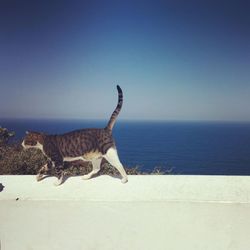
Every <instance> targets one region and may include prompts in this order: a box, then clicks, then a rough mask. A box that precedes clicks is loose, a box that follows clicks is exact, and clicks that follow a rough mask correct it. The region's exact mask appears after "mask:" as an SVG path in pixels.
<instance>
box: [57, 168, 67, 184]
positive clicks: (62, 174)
mask: <svg viewBox="0 0 250 250" xmlns="http://www.w3.org/2000/svg"><path fill="white" fill-rule="evenodd" d="M65 175H66V172H65V171H64V170H63V169H61V170H60V171H59V172H58V179H57V180H56V182H54V185H55V186H60V185H61V184H62V183H63V182H64V181H65V179H64V177H65Z"/></svg>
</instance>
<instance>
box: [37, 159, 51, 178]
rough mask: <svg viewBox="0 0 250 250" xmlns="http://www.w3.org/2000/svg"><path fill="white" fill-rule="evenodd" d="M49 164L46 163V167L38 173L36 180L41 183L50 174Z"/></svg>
mask: <svg viewBox="0 0 250 250" xmlns="http://www.w3.org/2000/svg"><path fill="white" fill-rule="evenodd" d="M48 169H49V168H48V164H47V163H46V164H45V165H43V166H42V167H41V168H40V169H39V171H38V174H37V176H36V180H37V181H41V180H42V179H44V177H45V175H46V173H47V172H48Z"/></svg>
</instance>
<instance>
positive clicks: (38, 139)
mask: <svg viewBox="0 0 250 250" xmlns="http://www.w3.org/2000/svg"><path fill="white" fill-rule="evenodd" d="M43 143H44V134H43V133H39V132H31V131H27V132H26V135H25V137H24V139H23V142H22V146H23V148H24V149H27V148H41V146H42V145H43Z"/></svg>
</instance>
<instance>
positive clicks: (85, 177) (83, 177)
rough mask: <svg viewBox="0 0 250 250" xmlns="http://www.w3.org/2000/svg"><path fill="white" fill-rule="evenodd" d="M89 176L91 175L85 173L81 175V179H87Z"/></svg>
mask: <svg viewBox="0 0 250 250" xmlns="http://www.w3.org/2000/svg"><path fill="white" fill-rule="evenodd" d="M90 177H91V175H89V174H86V175H84V176H82V179H83V180H88V179H90Z"/></svg>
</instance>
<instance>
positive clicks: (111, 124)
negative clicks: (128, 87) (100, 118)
mask: <svg viewBox="0 0 250 250" xmlns="http://www.w3.org/2000/svg"><path fill="white" fill-rule="evenodd" d="M116 88H117V90H118V103H117V106H116V108H115V110H114V112H113V113H112V115H111V117H110V119H109V122H108V125H107V126H106V129H108V130H112V128H113V127H114V125H115V121H116V118H117V116H118V114H119V113H120V111H121V108H122V103H123V94H122V89H121V88H120V86H119V85H117V86H116Z"/></svg>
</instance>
